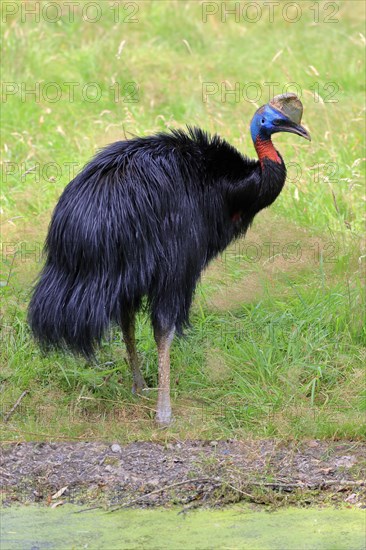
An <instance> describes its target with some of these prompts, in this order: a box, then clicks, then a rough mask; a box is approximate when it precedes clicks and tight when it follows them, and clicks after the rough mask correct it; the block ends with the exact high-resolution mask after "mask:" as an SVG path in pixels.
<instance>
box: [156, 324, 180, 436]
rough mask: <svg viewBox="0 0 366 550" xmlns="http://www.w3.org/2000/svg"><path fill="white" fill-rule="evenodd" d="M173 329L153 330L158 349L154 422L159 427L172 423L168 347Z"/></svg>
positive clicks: (172, 335)
mask: <svg viewBox="0 0 366 550" xmlns="http://www.w3.org/2000/svg"><path fill="white" fill-rule="evenodd" d="M174 332H175V329H174V328H171V329H169V330H165V331H163V330H157V329H154V337H155V342H156V345H157V347H158V360H159V388H158V407H157V411H156V421H157V422H158V424H161V425H165V426H166V425H168V424H170V423H171V421H172V409H171V405H170V356H169V351H170V345H171V343H172V340H173V337H174Z"/></svg>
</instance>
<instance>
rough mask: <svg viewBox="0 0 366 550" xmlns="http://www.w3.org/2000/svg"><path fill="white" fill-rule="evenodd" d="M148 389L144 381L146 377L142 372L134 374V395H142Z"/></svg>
mask: <svg viewBox="0 0 366 550" xmlns="http://www.w3.org/2000/svg"><path fill="white" fill-rule="evenodd" d="M146 389H147V384H146V382H145V380H144V377H143V376H142V374H141V373H140V372H137V373H134V375H133V384H132V393H133V394H134V395H141V394H142V393H143V391H144V390H146Z"/></svg>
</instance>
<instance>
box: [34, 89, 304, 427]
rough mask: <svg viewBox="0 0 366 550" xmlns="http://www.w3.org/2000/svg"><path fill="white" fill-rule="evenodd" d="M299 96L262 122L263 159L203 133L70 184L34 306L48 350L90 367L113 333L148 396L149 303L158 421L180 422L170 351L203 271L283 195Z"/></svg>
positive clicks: (116, 156)
mask: <svg viewBox="0 0 366 550" xmlns="http://www.w3.org/2000/svg"><path fill="white" fill-rule="evenodd" d="M301 116H302V104H301V102H300V100H299V99H298V98H297V97H296V95H295V94H284V95H280V96H276V97H275V98H273V99H272V100H271V101H270V102H269V103H268V104H266V105H264V106H263V107H261V108H260V109H258V110H257V112H256V113H255V115H254V117H253V119H252V122H251V126H250V129H251V135H252V138H253V142H254V146H255V149H256V151H257V154H258V159H259V160H258V161H256V160H250V159H248V158H247V157H245V156H243V155H242V154H241V153H239V152H238V151H237V150H236V149H235V148H234V147H232V146H231V145H229V144H228V143H227V142H226V141H224V140H223V139H221V138H220V137H218V136H217V135H214V136H212V137H210V136H209V135H207V134H206V133H205V132H203V131H202V130H200V129H198V128H188V130H187V131H181V130H172V131H171V132H170V133H161V134H157V135H154V136H149V137H143V138H134V139H131V140H129V141H119V142H117V143H113V144H112V145H110V146H108V147H106V148H105V149H103V150H102V151H101V152H99V154H97V155H96V156H95V157H94V158H93V159H92V160H91V162H89V164H87V165H86V166H85V167H84V169H83V170H82V171H81V172H80V173H79V174H78V175H77V176H76V177H75V178H74V179H73V180H72V181H71V182H70V183H69V184H68V185H67V187H66V188H65V190H64V192H63V194H62V195H61V198H60V200H59V202H58V204H57V206H56V208H55V211H54V213H53V217H52V220H51V223H50V227H49V231H48V236H47V240H46V244H45V249H46V253H47V259H46V263H45V266H44V268H43V271H42V272H41V275H40V278H39V280H38V283H37V284H36V286H35V289H34V292H33V296H32V299H31V302H30V306H29V323H30V326H31V329H32V331H33V334H34V336H35V338H36V339H37V340H38V342H39V343H40V344H41V346H42V347H44V348H46V349H49V348H68V349H70V350H71V351H73V352H75V353H81V354H83V355H84V356H86V357H91V356H93V353H94V349H95V346H96V345H97V344H99V343H100V342H101V339H102V337H103V334H104V333H105V331H106V330H107V328H108V327H109V325H110V324H111V323H117V324H118V325H119V326H120V327H121V329H122V333H123V338H124V341H125V344H126V348H127V356H128V361H129V365H130V367H131V370H132V376H133V388H132V389H133V391H134V392H136V393H139V392H141V391H142V389H143V388H144V387H145V382H144V378H143V376H142V374H141V371H140V367H139V361H138V355H137V350H136V342H135V315H136V312H137V311H138V310H139V309H140V307H141V304H142V300H143V299H144V297H145V298H146V303H147V305H148V309H149V312H150V316H151V323H152V327H153V331H154V338H155V341H156V344H157V348H158V363H159V366H158V368H159V371H158V372H159V374H158V380H159V388H158V404H157V415H156V419H157V422H158V423H159V424H162V425H164V424H169V423H170V421H171V418H172V416H171V404H170V361H169V348H170V344H171V342H172V339H173V336H174V333H175V332H177V333H178V334H181V333H182V330H183V329H184V327H185V326H186V325H187V324H188V315H189V309H190V306H191V302H192V297H193V294H194V290H195V287H196V284H197V281H198V279H199V277H200V274H201V272H202V270H203V269H204V268H205V267H206V266H207V264H208V263H209V261H210V260H212V259H213V258H214V257H215V256H217V255H218V254H219V253H220V252H222V251H223V250H224V249H225V248H226V247H227V246H228V244H229V243H230V242H231V241H233V239H235V238H237V237H239V236H242V235H244V234H245V232H246V230H247V229H248V227H249V225H250V224H251V222H252V220H253V218H254V216H255V215H256V214H257V213H258V212H259V211H260V210H262V209H263V208H265V207H267V206H269V205H270V204H271V203H273V201H274V200H275V199H276V197H277V196H278V194H279V193H280V192H281V190H282V188H283V185H284V183H285V179H286V168H285V164H284V162H283V160H282V157H281V155H280V154H279V153H278V152H277V151H276V149H275V148H274V146H273V144H272V141H271V136H272V134H274V133H276V132H292V133H294V134H298V135H299V136H302V137H304V138H306V139H309V140H310V136H309V134H308V132H307V131H306V129H305V128H304V127H303V126H301V125H300V122H301Z"/></svg>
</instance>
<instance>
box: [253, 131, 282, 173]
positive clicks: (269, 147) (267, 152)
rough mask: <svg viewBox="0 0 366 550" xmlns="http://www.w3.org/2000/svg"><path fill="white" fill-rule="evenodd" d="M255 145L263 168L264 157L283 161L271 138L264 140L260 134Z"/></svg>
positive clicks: (273, 160) (279, 161)
mask: <svg viewBox="0 0 366 550" xmlns="http://www.w3.org/2000/svg"><path fill="white" fill-rule="evenodd" d="M254 147H255V150H256V151H257V155H258V158H259V162H260V163H261V166H262V168H263V161H264V159H267V160H271V161H272V162H278V163H281V162H282V161H281V158H280V157H279V155H278V153H277V151H276V149H275V148H274V146H273V143H272V141H271V140H270V139H267V140H262V139H261V138H260V137H259V136H258V137H257V139H256V140H255V143H254Z"/></svg>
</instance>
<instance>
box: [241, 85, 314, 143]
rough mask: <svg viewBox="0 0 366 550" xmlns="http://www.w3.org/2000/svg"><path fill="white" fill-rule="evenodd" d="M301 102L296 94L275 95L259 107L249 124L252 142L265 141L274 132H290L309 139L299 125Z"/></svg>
mask: <svg viewBox="0 0 366 550" xmlns="http://www.w3.org/2000/svg"><path fill="white" fill-rule="evenodd" d="M302 111H303V107H302V103H301V101H300V100H299V98H298V97H297V95H296V94H281V95H277V96H275V97H274V98H273V99H272V100H271V101H270V102H269V103H267V105H263V107H260V108H259V109H258V111H257V112H256V113H255V115H254V117H253V119H252V122H251V124H250V131H251V134H252V139H253V142H254V143H256V142H257V140H260V141H267V140H269V139H270V138H271V135H272V134H275V133H276V132H290V133H292V134H297V135H299V136H302V137H304V138H305V139H308V140H309V141H311V137H310V134H309V132H308V131H307V130H305V128H304V127H303V126H301V124H300V123H301V117H302Z"/></svg>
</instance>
